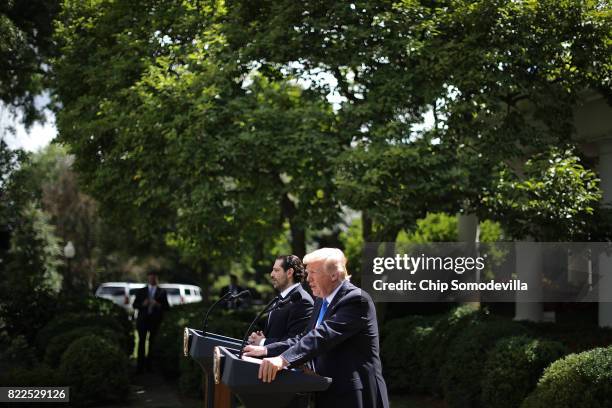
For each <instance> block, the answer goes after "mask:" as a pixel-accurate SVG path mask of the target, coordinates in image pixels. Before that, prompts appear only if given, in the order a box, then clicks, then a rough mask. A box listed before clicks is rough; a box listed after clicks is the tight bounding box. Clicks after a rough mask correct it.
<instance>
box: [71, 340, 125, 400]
mask: <svg viewBox="0 0 612 408" xmlns="http://www.w3.org/2000/svg"><path fill="white" fill-rule="evenodd" d="M59 372H60V375H61V377H62V379H63V380H64V381H65V382H66V383H67V384H70V400H71V402H72V403H73V404H74V405H76V406H85V405H91V404H97V403H102V402H117V401H123V400H125V399H126V398H127V395H128V392H129V383H130V381H129V377H128V361H127V356H126V355H125V353H123V352H122V351H121V350H120V349H119V348H118V347H117V346H115V345H114V344H112V343H110V342H108V341H106V340H104V339H102V338H100V337H98V336H95V335H90V336H85V337H81V338H79V339H77V340H75V341H74V342H73V343H72V344H71V345H70V347H68V349H67V350H66V351H65V352H64V354H63V355H62V359H61V363H60V369H59Z"/></svg>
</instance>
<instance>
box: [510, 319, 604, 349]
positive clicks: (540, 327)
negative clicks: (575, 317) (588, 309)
mask: <svg viewBox="0 0 612 408" xmlns="http://www.w3.org/2000/svg"><path fill="white" fill-rule="evenodd" d="M521 323H522V324H523V325H525V327H527V328H528V329H529V331H530V332H531V333H533V335H534V337H541V338H545V339H549V340H556V341H559V342H561V343H563V344H564V345H565V346H566V347H567V348H568V350H569V352H571V353H580V352H582V351H587V350H591V349H594V348H597V347H607V346H610V345H612V328H604V327H597V326H593V325H589V324H581V323H579V322H578V323H572V324H569V323H564V324H559V323H548V322H521Z"/></svg>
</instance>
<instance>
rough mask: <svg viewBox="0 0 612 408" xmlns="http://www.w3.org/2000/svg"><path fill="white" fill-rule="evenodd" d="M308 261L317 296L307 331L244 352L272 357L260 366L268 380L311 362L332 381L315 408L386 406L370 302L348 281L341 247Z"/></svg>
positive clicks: (323, 251) (320, 252) (310, 256)
mask: <svg viewBox="0 0 612 408" xmlns="http://www.w3.org/2000/svg"><path fill="white" fill-rule="evenodd" d="M304 263H305V264H306V265H307V268H306V269H307V274H308V283H309V284H310V287H311V289H312V292H313V294H314V295H315V296H317V300H316V302H315V306H314V310H313V314H312V317H311V319H310V322H309V326H308V329H309V330H308V331H306V332H304V333H303V334H301V335H299V336H296V337H293V338H291V339H288V340H285V341H283V342H278V343H272V344H268V345H267V346H254V345H249V346H247V347H245V354H246V355H249V356H253V357H258V356H270V357H268V358H264V359H263V361H262V364H261V365H260V368H259V378H260V379H262V380H263V381H264V382H271V381H273V380H274V379H275V378H276V373H277V372H278V371H279V370H280V369H282V368H284V367H287V366H288V365H291V366H298V365H301V364H304V363H306V362H308V361H310V362H311V363H312V364H313V368H314V370H315V371H316V373H317V374H320V375H323V376H326V377H331V378H332V380H333V383H332V385H331V386H330V387H329V389H328V390H327V391H324V392H320V393H316V394H315V405H316V407H317V408H328V407H329V408H336V407H355V408H388V407H389V400H388V396H387V386H386V384H385V380H384V379H383V376H382V365H381V362H380V354H379V351H380V348H379V341H378V324H377V321H376V309H375V308H374V303H373V302H372V298H371V297H370V296H369V295H368V294H367V293H366V292H364V291H362V290H361V289H359V288H358V287H356V286H355V285H353V284H351V283H350V282H349V281H348V278H349V276H348V274H347V271H346V258H345V256H344V254H343V253H342V251H340V250H339V249H336V248H322V249H319V250H317V251H314V252H312V253H310V254H308V255H306V256H305V257H304Z"/></svg>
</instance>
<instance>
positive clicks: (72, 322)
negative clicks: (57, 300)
mask: <svg viewBox="0 0 612 408" xmlns="http://www.w3.org/2000/svg"><path fill="white" fill-rule="evenodd" d="M84 326H88V327H92V326H96V327H100V328H102V329H107V330H112V331H115V332H117V333H119V334H120V335H121V334H122V335H123V341H124V343H123V344H122V345H121V348H122V349H123V350H124V351H126V353H127V354H128V355H129V354H131V352H132V350H133V349H134V333H133V330H134V329H133V328H132V327H130V330H129V331H126V330H125V328H124V327H123V324H122V323H120V322H119V321H117V319H116V318H115V317H113V316H103V315H102V316H101V315H98V314H91V313H68V314H64V315H61V316H57V317H55V318H54V319H53V320H51V321H50V322H49V323H47V324H46V325H45V326H44V327H43V328H42V329H41V330H40V332H39V333H38V335H37V336H36V348H37V349H38V350H39V351H40V353H41V355H44V351H45V350H46V348H47V345H48V344H49V341H50V340H51V339H52V338H53V337H55V336H58V335H60V334H64V333H68V332H69V331H72V330H76V329H80V328H82V327H84Z"/></svg>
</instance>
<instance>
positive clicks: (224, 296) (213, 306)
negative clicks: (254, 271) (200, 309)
mask: <svg viewBox="0 0 612 408" xmlns="http://www.w3.org/2000/svg"><path fill="white" fill-rule="evenodd" d="M250 293H251V292H249V291H248V290H243V291H242V292H240V293H237V294H236V295H233V294H232V292H227V293H226V294H225V295H223V296H221V298H220V299H219V300H217V301H216V302H215V303H213V304H212V306H210V307H209V308H208V310H207V311H206V315H205V316H204V328H203V329H202V335H205V334H206V328H207V327H208V317H209V316H210V312H212V311H213V310H214V309H215V308H216V307H217V305H219V303H221V302H223V301H225V300H227V299H228V298H232V299H237V298H240V297H243V296H244V295H248V294H250Z"/></svg>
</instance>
